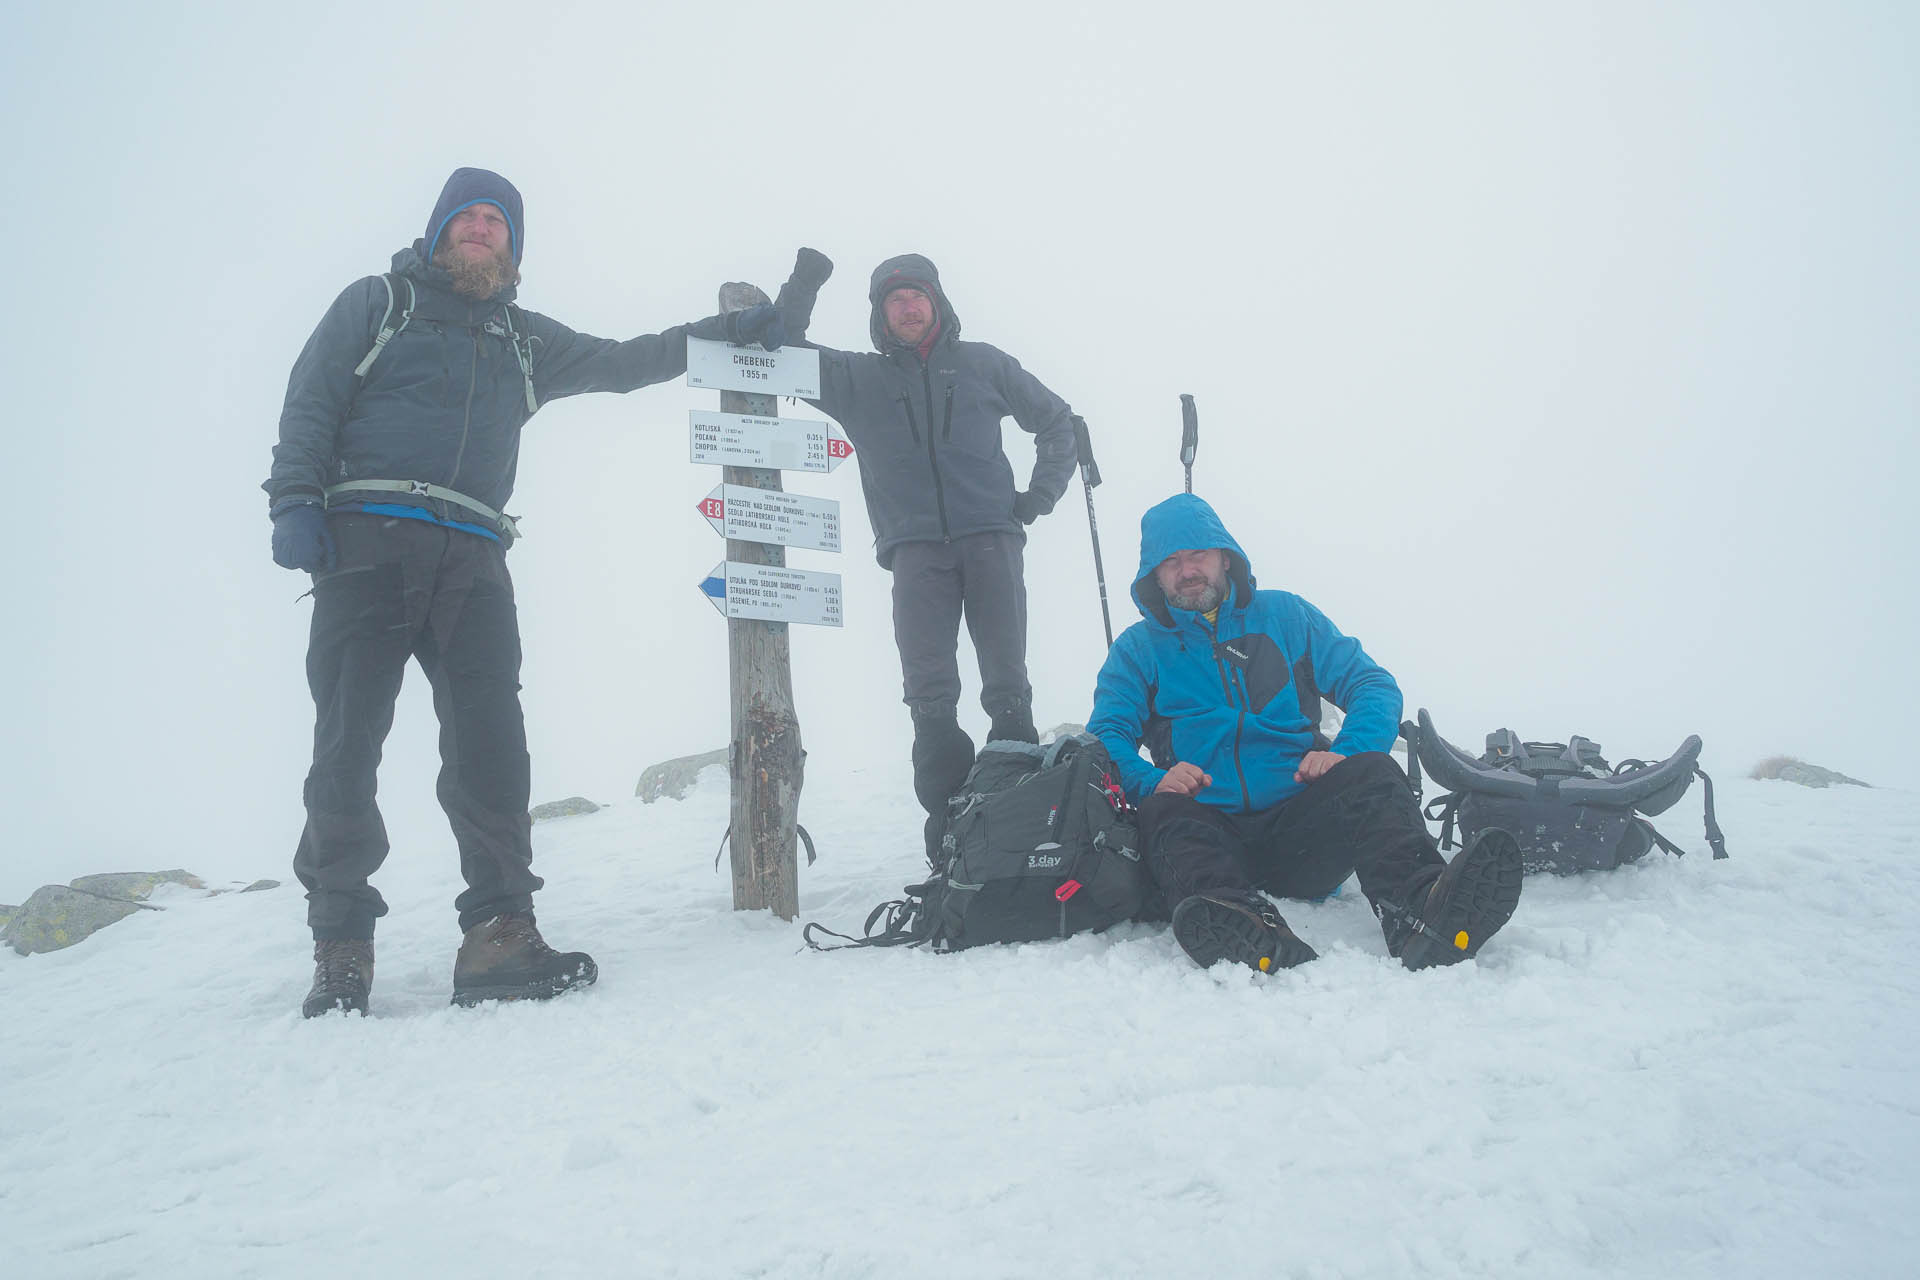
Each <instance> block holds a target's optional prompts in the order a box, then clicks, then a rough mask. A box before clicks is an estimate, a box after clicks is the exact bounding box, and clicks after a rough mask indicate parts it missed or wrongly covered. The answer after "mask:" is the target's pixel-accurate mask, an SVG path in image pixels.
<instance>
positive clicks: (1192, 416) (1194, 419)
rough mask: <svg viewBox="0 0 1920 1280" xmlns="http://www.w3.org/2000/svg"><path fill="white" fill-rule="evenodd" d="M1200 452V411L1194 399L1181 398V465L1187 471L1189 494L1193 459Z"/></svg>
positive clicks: (1191, 488) (1191, 487)
mask: <svg viewBox="0 0 1920 1280" xmlns="http://www.w3.org/2000/svg"><path fill="white" fill-rule="evenodd" d="M1199 452H1200V411H1199V410H1198V409H1197V408H1195V407H1194V403H1193V397H1192V396H1189V395H1182V396H1181V397H1180V465H1181V466H1183V467H1185V468H1186V469H1187V492H1188V493H1192V492H1193V457H1194V455H1195V454H1197V453H1199Z"/></svg>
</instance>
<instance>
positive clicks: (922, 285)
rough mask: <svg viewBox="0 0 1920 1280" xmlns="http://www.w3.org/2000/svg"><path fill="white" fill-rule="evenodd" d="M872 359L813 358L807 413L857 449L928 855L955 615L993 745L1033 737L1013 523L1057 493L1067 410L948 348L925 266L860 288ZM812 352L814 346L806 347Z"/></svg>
mask: <svg viewBox="0 0 1920 1280" xmlns="http://www.w3.org/2000/svg"><path fill="white" fill-rule="evenodd" d="M832 271H833V264H832V263H831V262H829V261H828V260H827V259H826V257H825V256H824V255H822V254H819V253H816V252H814V251H813V250H811V249H803V250H801V252H800V258H799V261H798V262H797V263H796V265H795V267H794V274H793V278H792V279H790V280H789V281H788V282H787V285H786V287H785V288H783V289H782V290H781V292H780V303H779V305H780V309H781V312H782V314H783V316H784V319H785V326H784V327H785V329H786V331H787V332H788V333H790V334H793V335H794V338H795V340H796V341H797V340H799V338H800V336H801V335H803V334H804V333H805V332H806V327H807V324H808V323H809V322H810V320H811V318H812V312H813V303H814V297H815V295H816V294H817V293H818V292H819V289H820V286H821V285H822V284H823V283H825V282H826V279H827V277H828V276H829V275H830V274H831V273H832ZM867 298H868V301H869V302H870V303H871V304H872V308H873V310H872V314H871V318H870V321H869V325H868V328H869V332H870V334H871V336H872V338H873V345H874V349H875V351H877V352H878V354H877V355H875V354H866V353H863V352H852V351H836V350H833V349H832V348H828V347H821V348H820V391H821V395H820V398H819V399H818V400H815V401H812V402H811V403H813V404H814V405H815V406H817V407H818V408H820V409H822V410H823V411H825V412H826V413H828V414H830V415H832V416H833V417H834V418H836V419H837V420H838V421H839V422H840V425H841V426H843V427H845V428H846V432H847V436H848V437H849V438H850V439H851V440H852V441H853V445H854V450H855V457H856V458H857V459H858V461H859V464H860V487H861V489H862V491H863V492H864V494H865V496H866V500H867V515H868V517H869V518H870V519H871V520H872V522H873V533H874V542H875V546H874V549H875V551H876V553H877V554H878V556H879V559H880V566H881V567H882V568H884V569H889V570H891V571H892V572H893V634H894V641H895V643H896V644H897V645H898V647H899V650H900V666H901V671H902V674H903V676H904V684H905V700H906V703H907V706H908V707H909V708H910V709H911V711H912V713H913V729H914V737H913V785H914V792H915V794H916V795H918V797H919V799H920V803H921V804H922V805H924V806H925V807H926V809H927V812H928V815H929V817H928V835H929V845H930V846H931V842H932V839H933V838H934V833H935V832H936V831H937V830H938V828H939V825H940V823H941V821H942V819H943V817H944V815H945V813H946V803H947V797H948V796H949V795H950V794H952V792H953V791H954V789H955V788H956V787H958V786H959V785H960V783H961V781H962V780H963V779H964V778H965V777H966V773H967V769H968V768H969V767H970V766H971V765H972V763H973V740H972V739H971V738H970V737H968V736H967V733H966V731H965V730H963V729H961V728H960V725H959V721H958V707H959V702H960V667H959V661H958V657H957V654H958V651H959V643H960V620H961V618H962V616H964V617H965V618H966V622H967V632H968V634H969V635H970V636H971V637H972V638H973V647H974V651H975V653H976V654H978V656H979V659H980V683H981V689H980V705H981V706H982V707H984V708H985V709H986V712H987V714H988V715H989V716H991V717H992V728H991V730H990V731H989V732H990V736H991V737H994V738H1013V739H1020V740H1023V741H1026V742H1033V741H1035V740H1036V739H1037V738H1038V737H1039V735H1038V734H1037V733H1036V732H1035V731H1034V724H1033V688H1032V686H1031V685H1029V684H1028V683H1027V588H1026V580H1025V576H1024V573H1025V571H1024V566H1023V551H1024V548H1025V545H1026V532H1025V526H1027V525H1030V524H1032V523H1033V522H1034V521H1035V520H1037V519H1039V518H1040V517H1041V516H1043V515H1045V514H1047V512H1049V511H1051V510H1053V505H1054V503H1056V502H1058V501H1059V499H1060V495H1061V494H1062V493H1064V492H1066V488H1067V482H1068V481H1069V480H1070V479H1071V478H1072V475H1073V465H1074V449H1073V426H1072V420H1071V418H1072V412H1073V411H1072V410H1071V409H1070V408H1069V407H1068V406H1067V403H1066V401H1064V400H1062V399H1061V398H1060V397H1059V396H1057V395H1055V394H1054V393H1053V392H1051V391H1049V390H1048V389H1047V388H1046V387H1045V386H1044V385H1042V384H1041V382H1040V380H1039V379H1038V378H1036V377H1034V376H1033V375H1032V374H1030V373H1028V372H1027V371H1026V370H1025V369H1022V368H1021V367H1020V362H1019V361H1017V360H1015V359H1014V358H1013V357H1012V356H1010V355H1008V354H1007V353H1006V352H1004V351H1001V350H999V349H998V348H996V347H990V346H988V345H987V344H986V343H984V342H962V341H960V318H959V316H958V315H956V314H955V312H954V309H953V303H952V302H951V301H949V300H948V298H947V295H946V292H945V291H944V290H943V289H942V288H941V287H940V274H939V272H938V271H936V270H935V269H934V265H933V263H932V262H930V261H928V260H927V259H926V258H924V257H922V256H920V255H919V254H917V253H908V254H902V255H900V256H899V257H895V258H889V259H887V260H886V261H885V262H883V263H881V264H880V265H879V267H877V268H876V269H875V270H874V273H873V277H872V279H871V281H870V282H869V285H868V289H867ZM808 345H815V344H811V343H810V344H808ZM1009 417H1011V418H1012V419H1013V420H1014V421H1015V422H1016V423H1018V424H1019V426H1020V427H1021V429H1022V430H1024V431H1029V432H1031V433H1033V436H1034V452H1035V458H1034V465H1033V474H1032V476H1031V477H1030V478H1029V480H1028V482H1027V487H1026V488H1025V489H1016V488H1015V486H1014V478H1013V464H1012V463H1011V462H1009V461H1008V459H1007V455H1006V452H1005V450H1004V449H1002V447H1001V440H1000V430H1001V423H1002V421H1003V420H1005V419H1006V418H1009Z"/></svg>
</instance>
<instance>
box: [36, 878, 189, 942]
mask: <svg viewBox="0 0 1920 1280" xmlns="http://www.w3.org/2000/svg"><path fill="white" fill-rule="evenodd" d="M163 884H178V885H184V886H186V887H187V888H189V889H204V888H206V887H207V886H206V885H205V883H203V882H202V881H201V879H200V877H199V876H196V875H192V874H190V873H189V872H185V871H180V870H174V871H123V872H117V873H114V874H111V875H97V876H81V877H80V878H79V879H78V880H75V881H73V882H72V883H70V884H65V885H58V884H49V885H43V886H42V887H40V888H39V889H36V890H34V893H33V896H32V897H30V898H28V899H27V900H26V901H25V902H23V903H21V904H20V906H19V907H18V908H17V909H16V910H15V911H13V913H12V915H11V916H10V917H9V919H8V920H7V922H6V928H5V929H4V930H0V942H5V943H7V944H8V945H9V946H11V947H12V948H13V949H14V950H15V951H17V952H19V953H20V954H21V955H23V956H30V955H34V954H36V953H38V952H42V951H58V950H60V949H61V948H62V947H70V946H72V945H73V944H74V943H76V942H81V941H84V940H85V939H87V938H89V937H91V936H93V935H94V934H96V933H98V932H99V931H100V930H102V929H104V928H106V927H107V926H108V925H110V924H113V923H115V922H117V921H120V920H124V919H126V918H127V917H128V916H130V915H132V914H133V913H134V912H136V911H158V910H160V908H159V907H154V906H149V905H148V904H147V898H148V897H150V896H151V895H152V893H153V891H154V890H155V889H157V888H159V887H160V886H161V885H163Z"/></svg>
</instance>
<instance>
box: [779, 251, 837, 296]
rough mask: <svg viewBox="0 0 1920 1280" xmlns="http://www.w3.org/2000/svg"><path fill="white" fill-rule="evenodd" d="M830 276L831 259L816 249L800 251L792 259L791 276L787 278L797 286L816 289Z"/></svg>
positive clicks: (831, 272)
mask: <svg viewBox="0 0 1920 1280" xmlns="http://www.w3.org/2000/svg"><path fill="white" fill-rule="evenodd" d="M832 274H833V259H832V258H829V257H828V256H827V255H826V254H824V253H822V252H820V251H819V250H818V249H802V250H801V251H800V252H799V253H798V254H797V255H795V257H794V259H793V274H792V275H791V276H788V277H787V278H788V279H789V280H791V281H793V282H794V283H795V284H797V285H803V286H805V287H807V288H810V289H818V288H819V287H820V286H821V285H823V284H825V283H826V282H827V277H829V276H831V275H832Z"/></svg>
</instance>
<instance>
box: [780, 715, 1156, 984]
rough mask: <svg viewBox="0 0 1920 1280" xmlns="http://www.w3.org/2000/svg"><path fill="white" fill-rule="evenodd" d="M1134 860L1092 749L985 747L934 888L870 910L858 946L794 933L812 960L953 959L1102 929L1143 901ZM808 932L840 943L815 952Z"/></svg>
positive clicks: (943, 847)
mask: <svg viewBox="0 0 1920 1280" xmlns="http://www.w3.org/2000/svg"><path fill="white" fill-rule="evenodd" d="M1140 854H1141V845H1140V835H1139V830H1138V828H1137V827H1136V826H1135V825H1134V821H1133V812H1132V810H1131V809H1129V808H1128V807H1127V803H1126V795H1125V793H1124V792H1123V791H1122V789H1121V786H1120V772H1119V770H1118V769H1116V768H1115V767H1114V764H1113V759H1112V757H1110V756H1109V755H1108V754H1107V750H1106V748H1105V747H1103V746H1101V745H1100V743H1099V741H1098V740H1097V739H1095V738H1093V737H1091V736H1089V735H1084V734H1080V735H1074V736H1072V737H1067V738H1062V739H1060V740H1059V741H1056V742H1054V743H1052V744H1050V745H1048V746H1046V747H1039V746H1034V745H1033V744H1031V743H1026V742H1006V741H993V742H989V743H987V745H986V746H984V747H982V748H981V749H980V754H979V757H978V758H977V759H976V760H975V761H974V765H973V768H972V769H971V770H970V771H968V773H967V778H966V781H965V782H963V783H961V785H960V790H959V791H957V792H956V793H954V795H953V797H952V799H950V800H949V801H948V802H947V822H946V831H945V834H944V835H943V836H942V837H941V841H940V848H939V850H938V852H937V853H936V854H935V855H934V864H935V865H934V866H933V868H932V870H933V875H932V877H931V878H930V879H928V880H927V881H925V882H924V883H922V884H912V885H908V886H907V888H906V894H907V896H906V897H905V898H903V899H900V900H899V901H896V902H883V903H881V904H880V905H879V906H877V907H875V908H874V909H873V911H872V912H871V913H870V914H869V915H868V916H867V922H866V925H865V926H864V927H863V929H862V931H861V932H862V934H863V935H864V936H862V937H860V938H849V937H848V936H847V935H845V934H840V933H834V932H833V931H832V930H830V929H826V928H823V927H822V926H820V925H818V924H809V925H808V926H807V927H806V928H805V929H804V930H803V931H802V933H803V936H805V938H806V940H807V945H808V946H810V947H813V948H814V949H815V950H819V951H837V950H841V949H843V947H845V946H855V947H887V946H918V945H920V944H922V943H925V944H927V945H928V946H930V947H931V948H932V949H933V950H935V951H959V950H962V949H964V948H967V947H975V946H980V945H981V944H983V943H989V942H1038V941H1041V940H1042V939H1046V938H1064V937H1067V936H1069V935H1071V934H1075V933H1084V932H1088V931H1090V930H1098V929H1105V928H1107V927H1108V926H1110V925H1114V924H1118V923H1120V922H1121V921H1123V920H1128V919H1131V918H1133V916H1134V915H1135V913H1137V912H1138V911H1139V910H1140V909H1141V907H1142V905H1143V904H1144V903H1145V902H1146V900H1147V896H1148V893H1149V891H1150V890H1151V888H1152V880H1151V877H1150V876H1149V875H1148V873H1147V868H1146V866H1145V864H1144V863H1143V862H1142V861H1141V857H1140ZM816 930H818V931H819V932H820V933H822V934H826V935H828V936H830V937H835V938H842V939H845V941H844V943H843V944H842V946H822V945H821V944H820V943H818V942H816V941H814V936H813V935H814V932H815V931H816Z"/></svg>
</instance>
